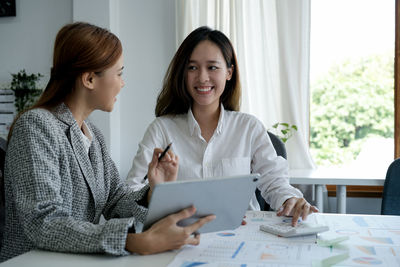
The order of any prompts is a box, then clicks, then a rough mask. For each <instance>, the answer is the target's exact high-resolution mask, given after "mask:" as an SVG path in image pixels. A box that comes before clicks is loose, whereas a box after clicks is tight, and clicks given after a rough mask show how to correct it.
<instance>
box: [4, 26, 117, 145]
mask: <svg viewBox="0 0 400 267" xmlns="http://www.w3.org/2000/svg"><path fill="white" fill-rule="evenodd" d="M121 54H122V45H121V42H120V40H119V39H118V37H117V36H115V35H114V34H113V33H111V32H110V31H108V30H107V29H104V28H100V27H98V26H95V25H92V24H89V23H84V22H75V23H72V24H67V25H65V26H64V27H62V28H61V29H60V31H59V32H58V34H57V37H56V40H55V43H54V54H53V67H52V68H51V75H50V80H49V82H48V83H47V86H46V88H45V90H44V91H43V93H42V95H41V96H40V98H39V100H38V101H37V102H36V103H35V104H34V105H33V106H32V107H30V108H29V109H27V110H25V111H22V112H21V113H19V114H18V115H17V116H16V118H15V120H14V122H13V123H12V125H11V127H10V132H9V134H8V140H10V137H11V135H12V130H13V126H14V124H15V122H16V121H17V120H18V118H19V117H20V116H21V115H22V114H23V113H24V112H26V111H28V110H31V109H34V108H39V107H40V108H46V109H51V108H52V107H55V106H57V105H59V104H60V103H62V102H63V101H64V100H65V99H66V97H67V96H68V95H70V94H71V92H73V90H74V89H75V82H76V81H77V79H78V78H79V77H80V76H81V75H82V74H83V73H85V72H95V73H101V72H102V71H104V70H105V69H107V68H109V67H111V66H112V65H113V64H115V62H117V60H118V59H119V58H120V56H121Z"/></svg>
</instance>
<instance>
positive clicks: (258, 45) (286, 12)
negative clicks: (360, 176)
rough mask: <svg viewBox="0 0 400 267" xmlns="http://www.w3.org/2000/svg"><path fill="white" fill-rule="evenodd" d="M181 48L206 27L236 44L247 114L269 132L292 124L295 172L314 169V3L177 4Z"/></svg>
mask: <svg viewBox="0 0 400 267" xmlns="http://www.w3.org/2000/svg"><path fill="white" fill-rule="evenodd" d="M176 1H177V3H176V9H177V10H176V28H177V31H176V32H177V35H176V38H177V46H179V45H180V43H181V42H182V41H183V39H184V38H185V37H186V36H187V35H188V34H189V33H190V32H191V31H192V30H194V29H196V28H197V27H199V26H203V25H207V26H209V27H211V28H214V29H218V30H220V31H222V32H224V33H225V34H226V35H227V36H228V37H229V38H230V40H231V41H232V43H233V45H234V47H235V50H236V53H237V57H238V61H239V70H240V78H241V82H242V88H243V96H242V111H243V112H247V113H250V114H253V115H255V116H256V117H257V118H259V119H260V120H261V121H262V122H263V123H264V125H265V127H266V128H267V129H270V128H271V126H272V125H273V124H274V123H276V122H289V123H291V124H295V125H297V126H298V131H297V132H296V133H295V134H294V135H293V136H292V138H291V139H289V140H288V142H287V143H286V147H287V150H288V159H289V165H290V167H291V168H295V169H297V168H314V167H315V165H314V163H313V160H312V158H311V156H310V152H309V148H308V139H309V99H310V96H309V86H308V83H309V80H308V77H309V47H310V41H309V40H310V38H309V37H310V36H309V29H310V0H301V1H293V0H176Z"/></svg>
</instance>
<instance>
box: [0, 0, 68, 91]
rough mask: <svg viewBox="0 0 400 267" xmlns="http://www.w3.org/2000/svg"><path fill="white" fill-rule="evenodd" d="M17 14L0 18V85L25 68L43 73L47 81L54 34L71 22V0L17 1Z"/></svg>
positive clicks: (43, 81) (9, 80) (45, 81)
mask: <svg viewBox="0 0 400 267" xmlns="http://www.w3.org/2000/svg"><path fill="white" fill-rule="evenodd" d="M15 2H16V12H17V16H16V17H0V87H2V86H4V85H7V84H9V83H10V82H11V79H12V77H11V75H10V73H17V72H18V71H19V70H21V69H26V71H27V72H28V73H38V72H40V73H42V74H44V75H46V76H45V77H44V78H42V80H41V84H42V85H45V84H46V83H47V80H48V77H49V74H50V66H51V65H52V62H51V57H52V52H53V45H54V39H55V36H56V34H57V32H58V30H59V29H60V27H61V26H62V25H64V24H65V23H69V22H71V21H72V1H71V0H34V1H32V0H17V1H15Z"/></svg>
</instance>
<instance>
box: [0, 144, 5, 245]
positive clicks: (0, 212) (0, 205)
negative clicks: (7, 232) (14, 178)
mask: <svg viewBox="0 0 400 267" xmlns="http://www.w3.org/2000/svg"><path fill="white" fill-rule="evenodd" d="M6 150H7V141H6V140H5V139H4V138H1V137H0V246H1V241H2V239H3V232H4V224H5V200H4V179H3V177H4V160H5V158H6Z"/></svg>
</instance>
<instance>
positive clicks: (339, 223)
mask: <svg viewBox="0 0 400 267" xmlns="http://www.w3.org/2000/svg"><path fill="white" fill-rule="evenodd" d="M270 214H272V213H271V212H248V213H247V217H246V219H247V220H248V222H250V220H251V219H252V218H253V223H262V222H261V221H260V220H262V219H263V218H265V217H266V216H269V215H270ZM316 218H317V222H318V223H321V224H326V225H328V226H329V227H330V228H331V230H330V231H329V232H332V233H339V234H342V235H347V236H350V239H349V240H348V241H344V242H348V243H347V244H346V245H347V246H348V247H349V252H348V253H349V258H348V259H347V260H345V261H343V262H340V264H339V265H337V266H365V265H363V264H367V263H379V262H380V263H381V265H379V266H397V265H396V263H394V262H399V261H400V216H380V215H351V214H343V215H342V214H341V215H338V214H319V215H318V216H317V217H316ZM243 227H246V226H241V227H240V228H241V230H243V229H244V228H243ZM235 231H236V234H238V235H239V234H240V229H239V228H238V229H237V230H235ZM226 232H228V231H226ZM329 232H327V233H329ZM262 233H263V232H262ZM371 233H372V235H371ZM366 235H371V236H369V237H367V236H366ZM377 236H379V237H377ZM253 238H254V236H253ZM245 239H246V245H247V244H250V243H251V242H256V241H254V240H252V237H246V238H245ZM203 241H204V240H203ZM206 241H207V242H210V239H208V240H206ZM217 241H218V240H217ZM236 241H237V240H236ZM218 242H221V240H219V241H218ZM273 242H274V241H264V242H263V243H262V244H267V246H266V247H268V244H269V245H271V244H273ZM287 242H288V243H286V244H287V245H286V246H287V247H291V250H292V252H293V250H295V251H294V252H295V253H294V254H296V255H299V254H298V253H299V252H301V251H300V250H299V251H298V252H296V247H298V246H299V241H297V243H296V241H290V240H289V241H287ZM205 243H206V242H205ZM234 243H235V241H232V243H230V244H234ZM242 243H244V242H242ZM258 244H259V243H258ZM242 245H243V244H242ZM308 246H310V245H308ZM313 248H314V249H318V246H317V245H316V244H314V245H313ZM193 249H198V250H201V248H193ZM320 249H321V248H320ZM326 249H327V250H328V251H329V248H326ZM386 250H387V251H386ZM247 252H248V250H247ZM247 252H246V253H247ZM302 253H306V251H302ZM311 253H312V251H311ZM371 253H375V254H373V255H372V254H371ZM177 254H178V252H177V251H175V252H167V253H161V254H156V255H150V256H138V255H132V256H126V257H112V256H107V255H84V254H67V253H55V252H47V251H31V252H28V253H25V254H23V255H21V256H18V257H16V258H13V259H11V260H9V261H6V262H4V263H2V264H0V266H13V267H16V266H18V267H19V266H32V267H36V266H38V267H39V266H40V267H46V266H52V267H53V266H57V267H64V266H65V267H67V266H68V267H71V266H89V267H91V266H93V267H102V266H113V267H120V266H141V267H147V266H148V267H150V266H151V267H157V266H167V265H168V264H169V263H171V262H172V261H173V260H174V258H175V256H176V255H177ZM290 255H293V253H292V254H290ZM263 256H267V254H263ZM283 256H284V257H288V256H287V255H286V254H285V255H283ZM303 258H304V257H303ZM177 259H179V258H178V257H177ZM261 260H262V262H260V260H256V261H253V263H252V264H249V265H248V266H253V265H254V264H256V263H257V264H259V263H262V264H268V263H274V260H273V259H272V258H271V259H270V260H268V261H266V259H264V258H262V259H261ZM300 260H303V262H302V264H300V262H299V264H295V265H296V266H300V265H301V266H311V264H304V259H300ZM184 261H185V260H184ZM185 262H186V261H185ZM211 262H212V263H213V264H217V263H218V260H215V261H211ZM211 262H209V263H211ZM275 263H276V262H275ZM355 263H360V264H361V265H358V264H356V265H354V264H355ZM393 263H394V265H393ZM174 264H175V263H174ZM382 264H383V265H382ZM173 266H189V265H182V264H181V263H180V262H179V261H178V265H177V264H175V265H173ZM193 266H195V265H193ZM196 266H197V265H196ZM207 266H208V265H207ZM212 266H214V265H212ZM215 266H217V265H215ZM230 266H231V265H230ZM232 266H233V265H232ZM235 266H236V265H235ZM254 266H255V265H254ZM257 266H258V265H257ZM262 266H264V265H262ZM268 266H269V265H268ZM291 266H294V265H293V264H292V265H291ZM335 266H336V265H335Z"/></svg>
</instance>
